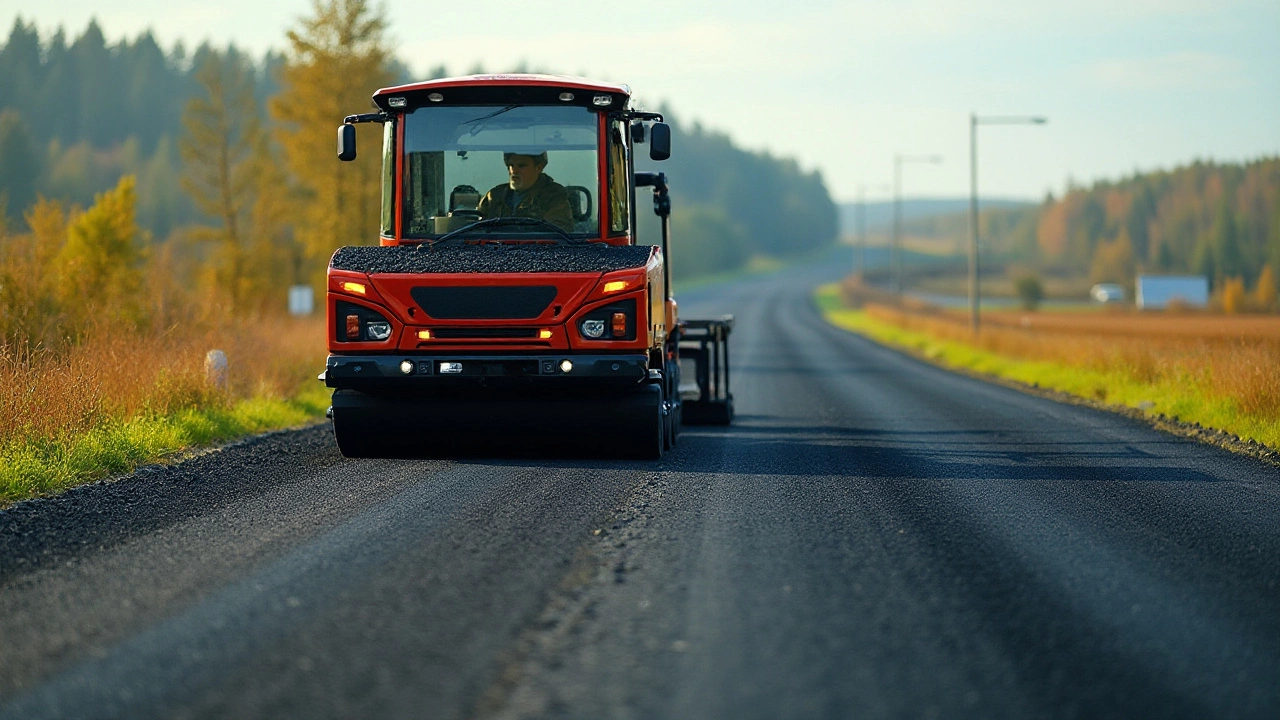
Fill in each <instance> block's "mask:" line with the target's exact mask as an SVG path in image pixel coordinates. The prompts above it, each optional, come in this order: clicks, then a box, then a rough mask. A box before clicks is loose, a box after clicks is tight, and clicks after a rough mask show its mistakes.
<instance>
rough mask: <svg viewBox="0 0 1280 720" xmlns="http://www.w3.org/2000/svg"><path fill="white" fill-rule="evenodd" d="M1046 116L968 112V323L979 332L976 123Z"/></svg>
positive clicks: (1033, 121)
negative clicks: (983, 114)
mask: <svg viewBox="0 0 1280 720" xmlns="http://www.w3.org/2000/svg"><path fill="white" fill-rule="evenodd" d="M1047 122H1049V120H1048V118H1045V117H1042V116H1039V115H995V116H989V117H978V115H977V113H969V327H970V328H971V329H972V330H973V333H974V334H975V335H976V334H977V333H978V305H979V304H980V303H981V294H982V293H981V289H980V288H979V286H978V126H979V125H1043V124H1045V123H1047Z"/></svg>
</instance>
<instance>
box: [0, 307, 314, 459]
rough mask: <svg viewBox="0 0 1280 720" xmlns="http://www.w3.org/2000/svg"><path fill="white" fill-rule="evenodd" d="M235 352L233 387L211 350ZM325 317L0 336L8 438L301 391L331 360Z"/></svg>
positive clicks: (45, 435) (2, 434)
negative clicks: (54, 340)
mask: <svg viewBox="0 0 1280 720" xmlns="http://www.w3.org/2000/svg"><path fill="white" fill-rule="evenodd" d="M212 349H219V350H222V351H223V352H225V353H226V354H227V356H228V360H229V362H228V365H229V374H228V383H227V387H225V388H218V387H215V386H213V385H211V384H210V383H209V382H208V381H207V378H206V374H205V368H204V361H205V354H206V353H207V352H208V351H209V350H212ZM324 353H325V337H324V321H323V320H322V319H321V318H306V319H295V318H289V317H287V316H266V317H252V318H245V319H244V321H243V322H240V323H235V324H232V323H230V322H228V323H222V324H218V325H216V326H212V325H207V324H206V325H205V326H204V327H203V328H201V329H198V330H189V331H184V330H183V329H181V328H174V329H172V330H170V331H169V332H166V333H162V334H158V335H153V334H149V333H145V334H144V333H137V332H129V331H128V330H125V331H124V332H115V333H112V332H107V331H106V330H104V329H95V330H94V331H93V332H92V333H91V334H89V335H88V336H86V337H85V338H84V339H83V341H82V342H79V343H76V344H73V345H67V346H63V347H60V348H56V349H54V348H49V347H45V346H31V345H29V344H27V343H25V342H11V343H8V344H5V343H3V342H0V444H4V443H8V442H13V441H26V442H40V441H42V440H54V439H57V438H65V437H68V436H70V435H74V434H76V433H82V432H86V431H88V430H90V429H92V428H94V427H97V426H99V425H101V424H103V423H106V422H111V421H123V420H127V419H129V418H133V417H137V416H139V415H145V414H167V413H171V412H174V411H177V410H180V409H185V408H198V407H210V406H221V405H228V404H230V403H232V402H234V401H236V400H239V399H244V398H249V397H261V396H268V397H277V398H283V397H288V396H291V395H293V394H294V393H295V392H296V391H297V390H298V389H299V388H300V387H301V386H302V385H304V384H305V383H307V382H308V381H309V382H311V383H314V382H315V377H316V374H317V373H318V372H319V371H320V370H322V369H323V367H324Z"/></svg>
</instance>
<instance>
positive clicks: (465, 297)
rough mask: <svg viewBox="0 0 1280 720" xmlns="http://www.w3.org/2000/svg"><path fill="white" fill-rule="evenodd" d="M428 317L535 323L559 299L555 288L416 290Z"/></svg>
mask: <svg viewBox="0 0 1280 720" xmlns="http://www.w3.org/2000/svg"><path fill="white" fill-rule="evenodd" d="M409 294H410V295H412V296H413V301H414V302H416V303H418V306H419V307H421V308H422V309H423V310H424V311H425V312H426V313H427V315H429V316H431V317H433V318H437V319H440V320H501V319H511V320H531V319H533V318H536V317H538V316H539V315H541V314H542V313H543V312H544V311H545V310H546V309H547V307H549V306H550V305H551V303H552V301H554V300H555V299H556V286H555V285H527V286H514V287H513V286H505V287H504V286H497V287H494V286H484V285H480V286H468V285H454V286H445V287H415V288H413V289H412V290H410V291H409Z"/></svg>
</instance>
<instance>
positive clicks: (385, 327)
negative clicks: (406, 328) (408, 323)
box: [364, 322, 391, 340]
mask: <svg viewBox="0 0 1280 720" xmlns="http://www.w3.org/2000/svg"><path fill="white" fill-rule="evenodd" d="M364 334H365V335H367V336H368V337H369V339H370V340H386V339H387V338H389V337H391V323H389V322H370V323H365V325H364Z"/></svg>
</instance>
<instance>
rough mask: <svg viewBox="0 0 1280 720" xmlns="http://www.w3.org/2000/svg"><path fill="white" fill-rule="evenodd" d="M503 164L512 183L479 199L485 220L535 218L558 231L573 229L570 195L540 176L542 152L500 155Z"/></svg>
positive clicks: (543, 165)
mask: <svg viewBox="0 0 1280 720" xmlns="http://www.w3.org/2000/svg"><path fill="white" fill-rule="evenodd" d="M502 160H503V162H504V163H506V166H507V172H508V173H509V174H510V176H511V179H510V180H509V181H508V182H507V183H505V184H503V185H498V186H496V187H494V188H493V189H492V190H490V191H489V192H488V194H486V195H485V196H484V197H483V198H481V200H480V206H479V210H480V214H481V215H482V216H483V217H484V218H486V219H488V218H495V217H527V218H536V219H538V220H545V221H547V222H549V223H551V224H552V225H555V226H556V227H558V228H560V229H561V230H565V231H569V230H572V229H573V211H572V210H571V209H570V207H569V192H568V191H567V190H565V189H564V186H563V185H561V184H560V183H558V182H556V181H555V180H552V179H551V176H550V175H547V174H545V173H543V172H542V171H543V169H544V168H546V167H547V153H546V152H545V151H544V152H541V153H538V154H537V155H525V154H521V153H503V155H502Z"/></svg>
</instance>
